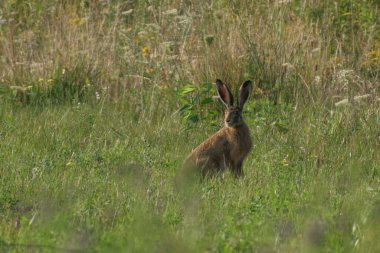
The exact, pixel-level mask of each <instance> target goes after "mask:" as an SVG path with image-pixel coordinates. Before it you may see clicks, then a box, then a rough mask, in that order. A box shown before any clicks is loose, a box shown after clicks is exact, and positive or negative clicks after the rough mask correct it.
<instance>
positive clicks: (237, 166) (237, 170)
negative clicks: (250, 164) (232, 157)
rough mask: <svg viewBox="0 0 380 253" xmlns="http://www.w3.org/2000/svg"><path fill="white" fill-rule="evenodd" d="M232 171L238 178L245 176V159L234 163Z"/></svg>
mask: <svg viewBox="0 0 380 253" xmlns="http://www.w3.org/2000/svg"><path fill="white" fill-rule="evenodd" d="M232 172H233V173H234V176H235V177H236V178H238V177H242V176H244V173H243V161H238V162H236V163H234V164H233V165H232Z"/></svg>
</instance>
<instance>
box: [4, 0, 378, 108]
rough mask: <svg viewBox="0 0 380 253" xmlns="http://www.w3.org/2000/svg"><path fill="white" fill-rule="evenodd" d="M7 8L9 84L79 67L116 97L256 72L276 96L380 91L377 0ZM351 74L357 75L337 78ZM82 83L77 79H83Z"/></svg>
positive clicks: (15, 4)
mask: <svg viewBox="0 0 380 253" xmlns="http://www.w3.org/2000/svg"><path fill="white" fill-rule="evenodd" d="M1 5H2V6H1V7H2V8H1V10H2V11H1V26H0V37H1V40H2V43H1V46H0V53H1V55H2V58H1V61H2V64H1V67H0V73H1V78H2V79H1V82H2V84H3V85H6V86H11V85H12V86H15V85H17V86H30V85H37V84H39V83H38V80H49V79H51V78H52V76H54V73H56V72H57V71H62V70H67V71H68V73H70V71H74V72H75V70H76V69H78V68H79V69H80V70H81V72H83V73H85V75H86V78H84V80H86V79H88V80H90V82H91V84H92V85H95V86H96V87H97V89H98V90H101V89H104V90H107V93H109V94H110V95H111V96H112V97H122V96H125V95H126V94H128V91H129V90H130V88H136V87H141V86H147V87H151V86H159V87H162V88H165V87H175V86H176V85H177V83H176V80H186V81H188V82H191V83H195V84H198V83H202V82H205V81H210V80H214V79H215V77H220V78H222V79H224V80H226V81H227V82H228V83H231V84H237V83H240V82H241V81H242V80H243V79H244V78H252V79H254V80H255V81H257V82H260V85H261V86H260V87H261V88H264V89H265V90H266V92H268V93H270V94H271V95H273V97H274V99H278V98H279V97H281V98H282V97H283V98H284V99H286V100H287V101H294V100H296V101H298V100H302V99H301V98H304V99H306V100H307V101H314V102H315V101H316V100H318V99H320V98H322V99H323V100H325V99H326V98H328V99H329V100H331V99H333V98H335V99H336V96H339V97H340V98H341V97H347V96H348V93H349V92H348V90H352V92H353V93H354V94H355V95H363V94H367V93H371V94H372V93H374V92H375V91H378V82H377V80H378V75H379V60H378V56H379V43H380V42H379V40H380V34H379V20H378V17H379V9H378V5H377V4H376V2H373V1H356V0H352V1H348V0H347V1H339V2H331V1H319V2H314V1H254V2H239V1H235V2H231V3H229V2H225V1H215V2H208V3H185V2H180V1H164V2H162V1H151V2H134V3H133V2H131V3H129V2H124V1H113V2H109V1H96V2H93V1H58V2H54V3H53V2H51V1H32V2H30V3H25V2H23V1H3V3H2V4H1ZM344 70H352V73H353V75H355V77H357V80H356V79H355V80H352V83H349V84H347V82H343V83H342V82H339V81H336V77H337V76H339V74H340V72H341V71H344ZM82 79H83V78H79V79H78V80H74V81H73V85H80V86H81V85H84V84H85V83H84V80H82ZM350 82H351V81H350ZM42 85H47V84H46V83H43V84H42ZM300 92H301V94H299V93H300ZM280 94H281V95H280ZM304 94H306V96H303V95H304ZM338 99H339V98H338Z"/></svg>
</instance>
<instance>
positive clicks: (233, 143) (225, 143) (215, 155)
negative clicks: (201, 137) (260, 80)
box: [185, 79, 252, 177]
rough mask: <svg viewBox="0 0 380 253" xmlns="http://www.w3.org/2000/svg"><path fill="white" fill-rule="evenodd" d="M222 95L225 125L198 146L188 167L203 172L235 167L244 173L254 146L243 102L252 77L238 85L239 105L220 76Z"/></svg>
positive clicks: (236, 175) (187, 162)
mask: <svg viewBox="0 0 380 253" xmlns="http://www.w3.org/2000/svg"><path fill="white" fill-rule="evenodd" d="M216 87H217V91H218V95H219V98H220V99H221V100H222V102H223V103H224V105H225V106H226V110H225V112H224V127H223V128H222V129H220V130H219V131H218V132H216V133H215V134H214V135H212V136H210V137H209V138H208V139H207V140H205V141H204V142H203V143H201V144H200V145H199V146H198V147H197V148H195V149H194V150H193V151H192V152H191V153H190V155H189V156H188V157H187V159H186V160H185V166H186V167H187V168H197V169H199V170H200V171H201V173H202V175H203V176H209V175H213V174H216V173H218V172H221V171H223V170H224V169H225V168H226V167H230V168H231V169H232V172H233V174H234V175H235V177H240V176H242V175H243V168H242V167H243V161H244V159H245V158H246V157H247V155H248V153H249V151H250V150H251V149H252V140H251V136H250V133H249V128H248V126H247V124H246V123H245V122H244V120H243V117H242V111H243V106H244V104H245V102H247V100H248V99H249V96H250V94H251V90H252V83H251V81H245V82H244V83H243V84H242V85H241V86H240V88H239V94H238V97H237V105H236V106H234V98H233V96H232V94H231V91H230V90H229V88H228V87H227V85H225V84H224V83H223V82H222V81H221V80H219V79H218V80H216Z"/></svg>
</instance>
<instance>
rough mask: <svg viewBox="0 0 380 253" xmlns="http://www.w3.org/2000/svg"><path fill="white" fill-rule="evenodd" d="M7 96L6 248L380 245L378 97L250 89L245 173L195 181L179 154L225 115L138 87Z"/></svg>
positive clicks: (1, 232) (363, 248) (370, 248)
mask: <svg viewBox="0 0 380 253" xmlns="http://www.w3.org/2000/svg"><path fill="white" fill-rule="evenodd" d="M163 107H164V108H165V106H163ZM160 109H161V108H160ZM0 110H1V116H0V119H1V138H2V142H1V144H0V151H1V153H0V154H1V156H0V161H1V164H2V167H1V174H0V175H1V184H0V187H1V191H0V192H1V199H0V207H1V216H0V217H1V219H0V222H1V226H0V227H1V229H0V238H1V243H2V244H1V247H2V249H3V250H4V249H5V250H11V251H19V250H21V251H23V250H26V249H27V250H33V249H35V251H40V250H45V251H50V250H53V251H66V250H79V251H94V250H96V251H108V252H112V251H113V252H118V251H124V250H127V251H133V252H136V251H137V252H151V251H158V252H167V251H175V252H178V251H179V252H198V251H217V252H235V251H242V252H247V251H248V252H249V251H259V252H262V251H274V252H276V251H279V252H294V251H310V252H314V251H323V252H325V251H332V252H347V251H349V252H350V251H351V252H352V251H359V252H376V251H377V250H378V249H379V246H380V245H379V244H378V243H377V240H376V239H375V238H377V236H378V233H379V229H380V227H379V223H378V219H377V217H378V214H379V213H378V212H379V210H378V209H379V203H380V202H379V201H380V188H379V172H380V167H379V164H380V154H379V152H378V149H379V145H380V143H379V139H378V124H379V120H380V119H379V115H380V114H379V111H378V108H370V109H369V108H367V107H366V106H365V107H356V108H347V109H342V110H336V111H333V112H329V111H323V110H321V109H320V108H303V109H294V108H290V107H284V108H281V107H276V106H273V104H271V103H270V102H268V101H267V100H265V99H262V100H258V101H255V102H254V103H250V104H249V105H248V109H247V113H246V118H247V121H248V122H249V125H250V126H251V130H252V134H253V140H254V143H255V146H254V150H253V152H252V153H251V155H250V156H249V158H248V159H247V161H246V163H245V166H244V170H245V173H246V178H245V179H241V180H235V179H234V178H233V177H232V176H231V175H229V174H228V173H227V174H226V175H225V176H224V177H216V178H212V179H210V180H208V181H205V182H199V183H195V184H194V185H192V186H191V187H190V188H189V186H188V185H186V184H183V185H182V184H180V185H178V184H175V178H176V175H177V174H178V173H179V170H180V165H181V163H182V160H183V158H184V157H185V155H186V154H187V153H188V152H189V151H190V150H191V148H192V147H194V146H195V145H196V144H197V143H199V142H200V141H202V140H203V139H204V138H205V137H206V136H207V135H208V134H211V133H212V132H213V131H215V130H214V129H209V128H206V129H208V130H207V131H206V132H203V131H199V130H201V129H203V128H204V126H202V125H199V126H197V127H196V129H193V130H191V131H184V130H183V129H184V128H183V126H182V125H181V123H180V118H179V117H178V116H172V115H171V114H169V113H167V112H165V111H162V110H157V112H155V114H154V116H153V117H151V116H147V115H146V114H145V113H142V112H137V110H136V109H135V108H134V107H132V106H131V104H130V103H129V101H128V100H124V101H119V102H118V103H108V102H107V103H101V102H99V103H97V104H93V105H88V104H83V105H80V106H58V107H48V108H45V109H42V110H41V109H40V108H34V107H31V108H16V109H15V108H13V107H12V106H11V105H9V104H2V106H1V109H0ZM144 114H145V115H144ZM279 121H280V123H279Z"/></svg>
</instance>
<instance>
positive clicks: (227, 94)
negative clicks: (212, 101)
mask: <svg viewBox="0 0 380 253" xmlns="http://www.w3.org/2000/svg"><path fill="white" fill-rule="evenodd" d="M216 88H217V89H216V90H217V91H218V95H219V98H220V100H222V102H223V104H225V106H227V107H230V106H232V105H233V104H234V98H233V97H232V93H231V91H230V89H228V87H227V85H225V84H224V83H223V82H222V81H221V80H219V79H217V80H216Z"/></svg>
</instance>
